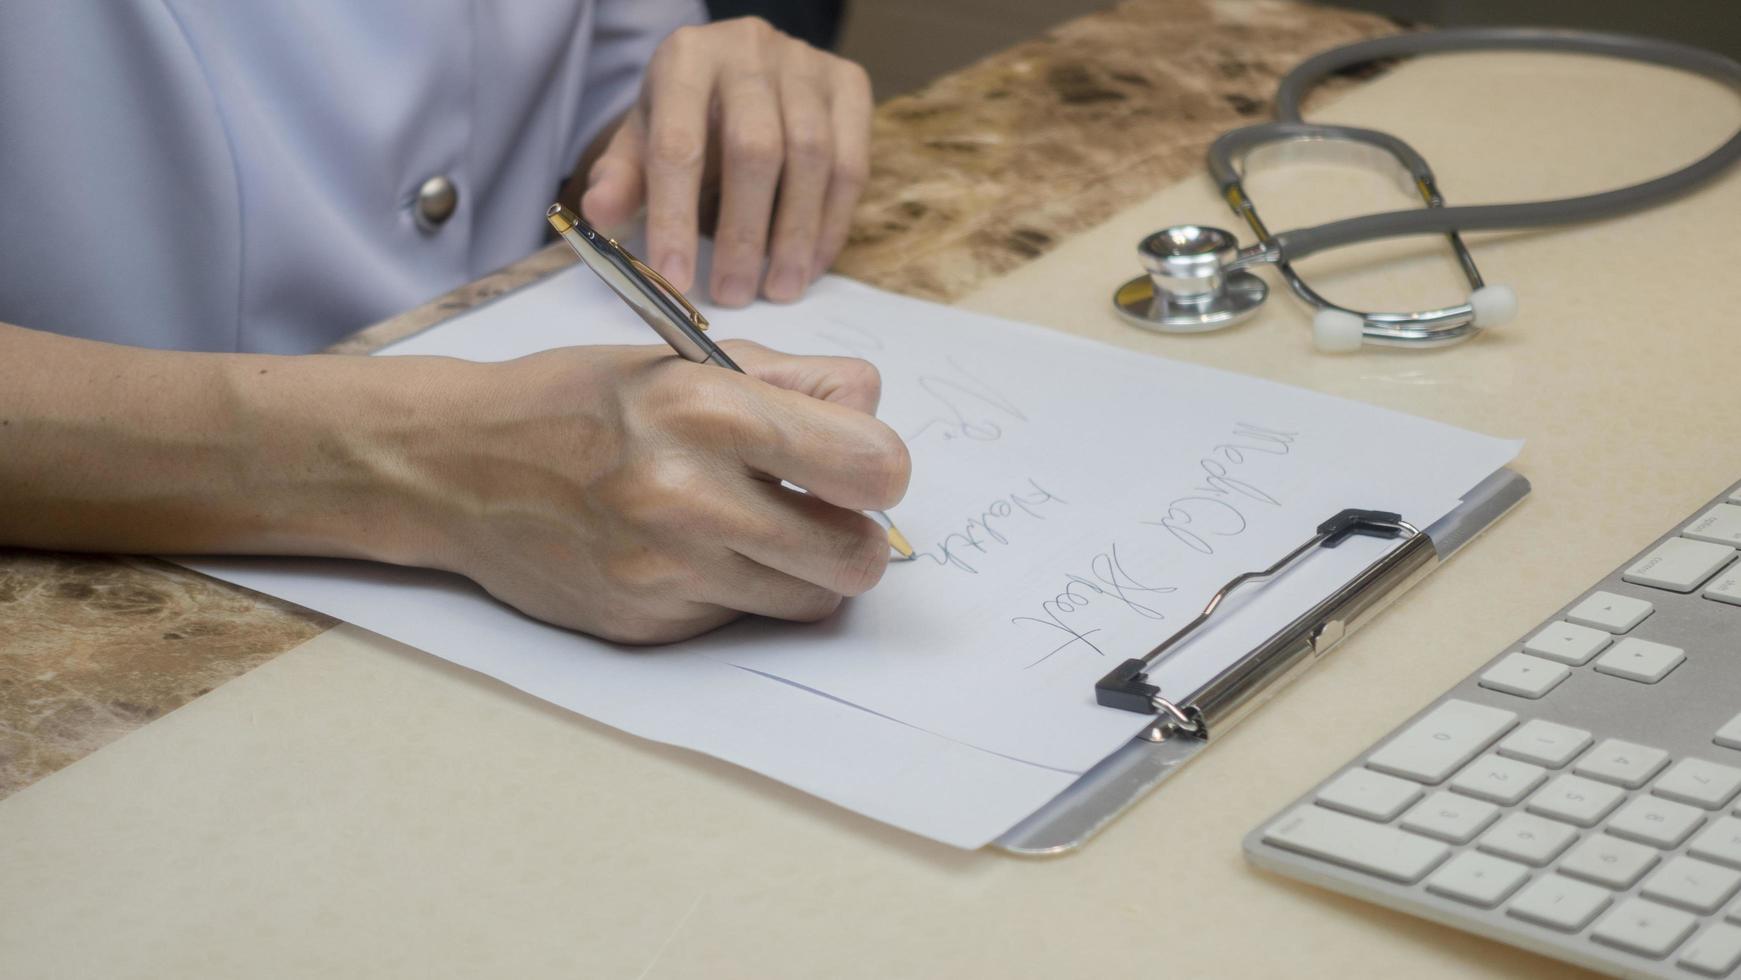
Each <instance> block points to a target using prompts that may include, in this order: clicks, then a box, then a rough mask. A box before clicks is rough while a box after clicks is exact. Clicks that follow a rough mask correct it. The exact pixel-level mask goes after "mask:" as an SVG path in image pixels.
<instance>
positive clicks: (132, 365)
mask: <svg viewBox="0 0 1741 980" xmlns="http://www.w3.org/2000/svg"><path fill="white" fill-rule="evenodd" d="M443 366H444V365H443V362H439V361H435V360H433V359H425V358H379V359H376V358H368V359H364V358H347V357H329V356H314V357H271V356H263V355H238V354H186V353H176V352H165V351H150V350H140V349H135V348H128V347H120V346H115V345H110V344H100V343H94V342H91V341H84V340H73V339H69V338H65V337H59V336H55V335H53V334H46V333H41V332H37V331H31V330H25V329H22V328H18V327H12V326H6V325H0V542H4V543H8V544H15V545H24V546H28V547H37V548H55V549H68V550H87V551H122V552H178V553H226V552H228V553H255V554H318V555H338V556H349V557H366V558H376V559H381V560H387V561H396V562H403V563H411V564H422V563H429V562H430V558H431V556H432V554H433V553H434V552H435V550H436V549H437V548H438V543H437V542H435V541H433V540H431V534H432V532H431V531H429V530H428V529H429V528H433V527H438V526H440V522H439V521H436V520H433V519H432V515H430V514H429V513H427V512H426V509H427V508H429V507H432V506H433V504H429V503H425V502H422V501H423V498H422V497H420V496H419V495H417V494H416V493H414V492H412V493H407V492H402V491H403V490H404V489H405V488H407V487H411V488H412V489H414V484H415V483H416V481H417V475H416V473H415V472H414V471H415V469H416V462H415V461H416V460H417V459H418V458H419V453H420V450H421V447H420V446H419V445H418V444H417V442H418V440H419V439H420V438H422V437H421V436H420V435H419V433H420V432H423V431H425V430H426V429H427V428H428V427H429V424H430V421H431V419H430V417H429V415H430V414H432V413H433V412H435V411H436V410H437V409H438V408H439V406H440V405H441V403H442V401H441V400H442V388H443V385H442V384H441V383H440V381H439V379H438V377H437V375H439V374H440V372H441V370H442V368H443ZM426 410H427V411H426ZM420 414H421V415H424V416H425V417H423V418H421V419H419V418H418V416H419V415H420Z"/></svg>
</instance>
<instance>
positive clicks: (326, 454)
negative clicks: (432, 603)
mask: <svg viewBox="0 0 1741 980" xmlns="http://www.w3.org/2000/svg"><path fill="white" fill-rule="evenodd" d="M262 365H264V366H262ZM487 367H488V365H479V364H472V363H470V362H465V361H459V360H453V359H448V358H434V357H382V358H369V357H348V356H325V355H323V356H315V357H298V358H265V359H255V358H247V359H243V360H241V361H240V362H238V363H236V364H235V365H234V366H233V368H232V370H231V371H230V372H229V384H228V387H229V390H230V394H231V398H232V400H233V402H234V404H235V407H236V412H235V416H234V417H235V418H237V419H238V420H240V421H239V425H240V429H241V434H242V436H243V439H242V443H243V445H244V446H245V447H246V450H247V451H246V452H245V453H243V454H242V458H241V460H240V465H239V466H238V474H237V481H236V482H237V484H238V485H239V486H240V487H241V488H242V489H241V492H242V495H243V499H247V500H251V501H254V502H255V503H256V506H255V507H254V508H252V510H253V512H254V513H253V517H254V521H253V525H254V526H253V527H252V528H251V529H250V531H249V532H248V533H247V535H246V536H247V537H250V538H252V539H254V541H255V544H254V548H255V549H257V550H260V551H263V552H267V553H276V554H306V555H323V556H332V557H342V558H363V559H369V560H373V561H383V562H390V563H392V564H399V565H416V566H428V567H437V568H447V567H449V564H448V562H447V556H448V555H449V554H450V553H451V547H450V544H449V542H448V540H447V532H448V530H449V529H450V528H451V527H452V526H453V524H454V521H453V519H452V513H451V512H452V510H453V509H454V507H455V505H456V503H459V501H456V500H455V499H454V497H453V495H451V494H449V493H447V492H446V487H447V485H448V483H449V481H448V480H446V479H445V477H446V475H447V474H446V470H447V469H450V468H451V467H452V465H453V463H454V461H455V459H456V458H463V455H464V452H465V450H464V447H463V446H459V445H456V444H455V439H456V436H457V434H458V433H459V431H460V427H459V426H457V425H455V424H454V423H455V421H456V419H457V418H458V417H463V410H456V406H455V403H456V402H457V401H459V400H462V399H463V398H464V397H465V395H464V393H465V392H466V391H467V390H468V389H469V388H471V387H472V386H473V385H472V384H471V381H470V377H469V376H470V375H471V374H473V373H475V372H477V371H479V370H481V369H485V368H487Z"/></svg>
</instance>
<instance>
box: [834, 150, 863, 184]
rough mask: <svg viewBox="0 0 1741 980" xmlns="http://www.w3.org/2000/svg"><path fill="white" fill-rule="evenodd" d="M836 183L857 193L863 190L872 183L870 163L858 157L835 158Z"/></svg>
mask: <svg viewBox="0 0 1741 980" xmlns="http://www.w3.org/2000/svg"><path fill="white" fill-rule="evenodd" d="M834 181H835V183H837V184H839V185H840V186H842V187H846V188H850V189H852V190H855V191H856V190H860V189H862V188H863V187H864V185H865V184H866V183H868V182H869V181H870V162H869V161H867V160H865V159H864V158H862V157H858V156H841V157H837V158H835V161H834Z"/></svg>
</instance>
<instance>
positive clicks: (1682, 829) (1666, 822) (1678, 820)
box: [1608, 796, 1705, 848]
mask: <svg viewBox="0 0 1741 980" xmlns="http://www.w3.org/2000/svg"><path fill="white" fill-rule="evenodd" d="M1704 822H1705V815H1704V814H1703V813H1700V812H1699V811H1698V810H1695V809H1693V808H1692V807H1690V806H1687V805H1686V804H1685V803H1674V802H1671V801H1669V800H1660V799H1657V798H1656V797H1654V796H1640V797H1638V798H1636V799H1634V800H1633V801H1632V802H1631V803H1628V804H1626V805H1625V806H1623V807H1621V808H1620V812H1618V813H1616V814H1614V819H1612V820H1610V821H1608V832H1609V833H1610V834H1617V835H1619V836H1621V837H1625V838H1627V839H1628V840H1635V841H1639V842H1641V843H1645V844H1650V845H1652V846H1654V847H1663V848H1668V847H1679V846H1680V843H1681V841H1684V840H1686V839H1687V836H1688V835H1689V834H1691V833H1692V832H1693V831H1695V830H1697V829H1699V825H1700V824H1702V823H1704Z"/></svg>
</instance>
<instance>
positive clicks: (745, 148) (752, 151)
mask: <svg viewBox="0 0 1741 980" xmlns="http://www.w3.org/2000/svg"><path fill="white" fill-rule="evenodd" d="M782 149H783V147H782V143H781V139H780V135H779V134H778V133H777V132H775V131H774V130H773V128H772V127H767V126H742V127H739V128H738V129H737V130H736V131H734V132H733V133H731V134H730V135H729V136H727V137H726V155H727V156H728V157H729V158H730V159H731V160H732V162H733V163H734V165H736V166H737V167H739V168H740V169H744V170H747V171H749V172H750V173H752V174H757V175H760V174H763V173H768V172H772V171H775V170H778V169H779V167H780V159H781V155H782Z"/></svg>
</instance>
